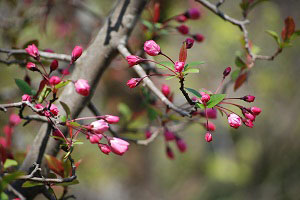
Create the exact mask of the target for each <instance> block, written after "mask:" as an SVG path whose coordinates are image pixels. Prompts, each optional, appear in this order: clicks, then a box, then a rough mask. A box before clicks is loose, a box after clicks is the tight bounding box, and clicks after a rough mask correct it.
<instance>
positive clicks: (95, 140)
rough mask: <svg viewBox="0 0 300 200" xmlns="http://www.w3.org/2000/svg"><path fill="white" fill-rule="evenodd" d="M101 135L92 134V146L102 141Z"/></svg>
mask: <svg viewBox="0 0 300 200" xmlns="http://www.w3.org/2000/svg"><path fill="white" fill-rule="evenodd" d="M102 137H103V136H102V135H101V134H93V135H91V136H90V138H89V139H90V142H91V143H92V144H98V143H99V142H100V140H101V139H102Z"/></svg>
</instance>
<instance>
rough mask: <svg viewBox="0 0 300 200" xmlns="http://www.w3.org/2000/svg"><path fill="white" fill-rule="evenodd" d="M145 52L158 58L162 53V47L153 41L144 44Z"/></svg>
mask: <svg viewBox="0 0 300 200" xmlns="http://www.w3.org/2000/svg"><path fill="white" fill-rule="evenodd" d="M144 51H145V52H146V53H147V54H148V55H150V56H157V55H158V54H159V53H160V46H159V45H158V44H156V43H155V42H154V41H153V40H148V41H146V42H145V43H144Z"/></svg>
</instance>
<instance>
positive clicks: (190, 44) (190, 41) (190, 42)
mask: <svg viewBox="0 0 300 200" xmlns="http://www.w3.org/2000/svg"><path fill="white" fill-rule="evenodd" d="M194 42H195V40H194V39H192V38H186V40H185V43H186V48H187V49H190V48H192V47H193V45H194Z"/></svg>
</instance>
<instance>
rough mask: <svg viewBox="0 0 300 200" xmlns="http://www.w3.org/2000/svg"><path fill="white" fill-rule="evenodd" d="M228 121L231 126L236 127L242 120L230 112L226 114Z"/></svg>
mask: <svg viewBox="0 0 300 200" xmlns="http://www.w3.org/2000/svg"><path fill="white" fill-rule="evenodd" d="M228 123H229V125H230V126H231V127H233V128H238V127H240V126H241V125H242V120H241V118H240V117H239V116H238V115H236V114H234V113H231V114H230V115H229V116H228Z"/></svg>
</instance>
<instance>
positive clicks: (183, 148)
mask: <svg viewBox="0 0 300 200" xmlns="http://www.w3.org/2000/svg"><path fill="white" fill-rule="evenodd" d="M176 145H177V148H178V149H179V151H180V152H182V153H183V152H185V151H186V148H187V146H186V143H185V141H184V140H183V139H181V138H178V139H176Z"/></svg>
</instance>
